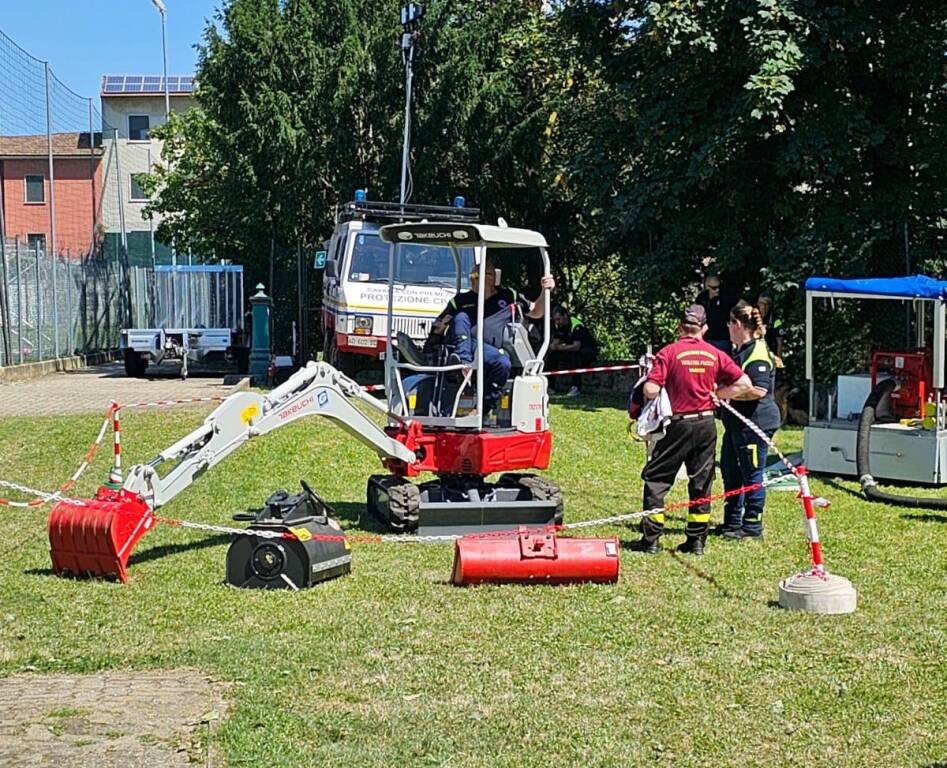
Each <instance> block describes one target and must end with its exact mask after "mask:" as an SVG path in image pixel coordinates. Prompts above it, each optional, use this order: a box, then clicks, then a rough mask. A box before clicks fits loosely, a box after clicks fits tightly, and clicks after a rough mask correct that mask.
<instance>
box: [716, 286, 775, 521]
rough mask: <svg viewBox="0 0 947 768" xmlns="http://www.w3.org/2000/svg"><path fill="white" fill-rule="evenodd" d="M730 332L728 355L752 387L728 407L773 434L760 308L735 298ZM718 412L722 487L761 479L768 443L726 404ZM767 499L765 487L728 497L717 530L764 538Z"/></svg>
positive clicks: (769, 365) (770, 373) (768, 355)
mask: <svg viewBox="0 0 947 768" xmlns="http://www.w3.org/2000/svg"><path fill="white" fill-rule="evenodd" d="M729 332H730V341H731V342H732V343H733V347H734V351H733V352H732V353H731V356H732V357H733V359H734V361H735V362H736V364H737V365H738V366H740V368H741V369H742V370H743V372H744V373H745V374H746V375H747V376H748V377H749V378H750V382H751V383H752V384H753V387H752V389H750V390H749V391H747V392H745V393H742V394H740V395H738V396H737V398H735V399H734V400H733V401H732V402H731V405H732V406H733V407H734V408H735V409H736V410H737V411H739V412H740V413H741V414H742V415H743V416H745V417H746V418H748V419H749V420H750V421H752V422H753V423H754V424H755V425H756V426H757V427H759V428H760V429H761V430H762V431H763V432H764V433H765V434H766V436H767V437H770V438H772V436H773V434H775V432H776V430H777V429H778V428H779V409H778V408H777V407H776V402H775V400H774V399H773V389H774V386H775V375H776V361H775V359H774V358H773V354H772V352H770V350H769V348H768V347H767V346H766V341H765V335H766V327H765V326H764V325H763V320H762V318H761V317H760V312H759V310H758V309H757V308H756V307H754V306H752V305H751V304H748V303H747V302H745V301H741V302H739V303H738V304H737V305H736V306H735V307H734V308H733V309H732V310H730V323H729ZM722 416H723V424H724V428H725V431H724V435H723V446H722V448H721V451H720V472H721V474H722V475H723V487H724V490H727V491H731V490H734V489H736V488H741V487H743V486H747V485H754V484H756V483H762V482H763V470H764V468H765V467H766V449H767V445H766V443H765V442H764V441H763V439H762V438H761V437H760V436H759V435H757V434H756V433H755V432H753V430H751V429H750V428H749V427H748V426H747V425H746V424H744V423H743V422H742V421H740V419H738V418H737V417H736V416H735V415H733V414H732V413H731V412H730V411H728V410H727V409H726V408H724V409H723V413H722ZM765 503H766V489H765V488H756V489H754V490H752V491H746V492H745V493H740V494H735V495H733V496H729V497H727V500H726V502H725V504H724V514H723V525H720V526H718V527H717V529H716V533H719V534H721V535H723V537H724V538H727V539H760V538H762V537H763V506H764V504H765Z"/></svg>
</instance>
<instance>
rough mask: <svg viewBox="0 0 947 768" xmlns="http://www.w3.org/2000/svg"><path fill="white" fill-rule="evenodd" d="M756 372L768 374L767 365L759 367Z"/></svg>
mask: <svg viewBox="0 0 947 768" xmlns="http://www.w3.org/2000/svg"><path fill="white" fill-rule="evenodd" d="M756 370H758V371H759V372H760V373H766V366H765V365H760V366H757V369H756Z"/></svg>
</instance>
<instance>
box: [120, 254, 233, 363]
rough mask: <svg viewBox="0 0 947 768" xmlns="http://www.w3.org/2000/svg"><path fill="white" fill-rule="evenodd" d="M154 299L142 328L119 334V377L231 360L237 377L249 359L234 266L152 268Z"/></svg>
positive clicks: (123, 331) (129, 329) (125, 330)
mask: <svg viewBox="0 0 947 768" xmlns="http://www.w3.org/2000/svg"><path fill="white" fill-rule="evenodd" d="M154 279H155V283H154V299H153V303H152V304H151V306H150V307H149V310H148V314H149V315H150V317H148V318H147V322H146V323H145V327H140V328H126V329H123V330H122V332H121V337H120V348H121V350H122V354H123V356H124V360H125V373H126V374H127V375H129V376H135V377H139V376H143V375H144V373H145V370H146V369H147V367H148V365H149V364H151V363H154V364H155V365H157V364H159V363H162V362H164V361H167V360H173V361H180V363H181V378H187V368H188V361H189V360H190V361H191V362H203V361H208V360H211V359H214V358H219V359H221V360H232V361H235V362H236V364H237V369H238V370H239V371H240V372H241V373H245V372H246V368H247V364H248V361H249V347H248V343H247V342H248V338H249V334H248V333H247V330H248V329H247V328H246V327H245V322H244V291H243V267H242V266H240V265H234V264H201V265H195V266H178V265H174V266H169V265H164V266H156V267H155V271H154Z"/></svg>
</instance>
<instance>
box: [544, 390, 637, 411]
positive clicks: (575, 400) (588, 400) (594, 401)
mask: <svg viewBox="0 0 947 768" xmlns="http://www.w3.org/2000/svg"><path fill="white" fill-rule="evenodd" d="M627 399H628V398H627V396H626V395H621V396H619V395H606V394H598V393H596V394H581V395H579V396H578V397H566V396H565V395H556V394H551V395H550V397H549V402H550V404H551V405H558V406H560V407H562V408H565V409H567V410H570V411H588V412H592V411H600V410H603V409H615V410H618V411H623V410H625V408H626V406H627Z"/></svg>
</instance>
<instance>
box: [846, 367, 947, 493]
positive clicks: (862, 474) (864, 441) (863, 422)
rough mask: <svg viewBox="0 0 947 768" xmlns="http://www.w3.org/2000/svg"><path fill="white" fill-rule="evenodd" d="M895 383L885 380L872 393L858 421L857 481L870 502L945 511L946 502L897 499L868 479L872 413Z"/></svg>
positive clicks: (871, 478)
mask: <svg viewBox="0 0 947 768" xmlns="http://www.w3.org/2000/svg"><path fill="white" fill-rule="evenodd" d="M896 384H897V382H896V381H895V380H894V379H885V380H884V381H882V382H880V383H879V384H877V385H876V386H875V388H874V389H873V390H871V394H869V395H868V399H867V400H865V407H864V408H862V412H861V416H859V418H858V437H857V439H856V443H855V467H856V471H857V472H858V482H859V483H861V487H862V493H864V494H865V498H867V499H868V500H869V501H881V502H884V503H885V504H891V505H892V506H896V507H913V508H915V509H947V499H932V498H928V497H925V496H899V495H896V494H893V493H885V492H884V491H881V490H879V489H878V482H877V481H876V480H875V478H873V477H872V476H871V466H870V462H869V451H870V440H871V426H872V424H874V423H875V411H876V410H877V408H878V403H880V402H881V398H883V397H884V396H885V395H886V394H888V393H889V392H890V391H891V390H892V389H894V387H895V385H896Z"/></svg>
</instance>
